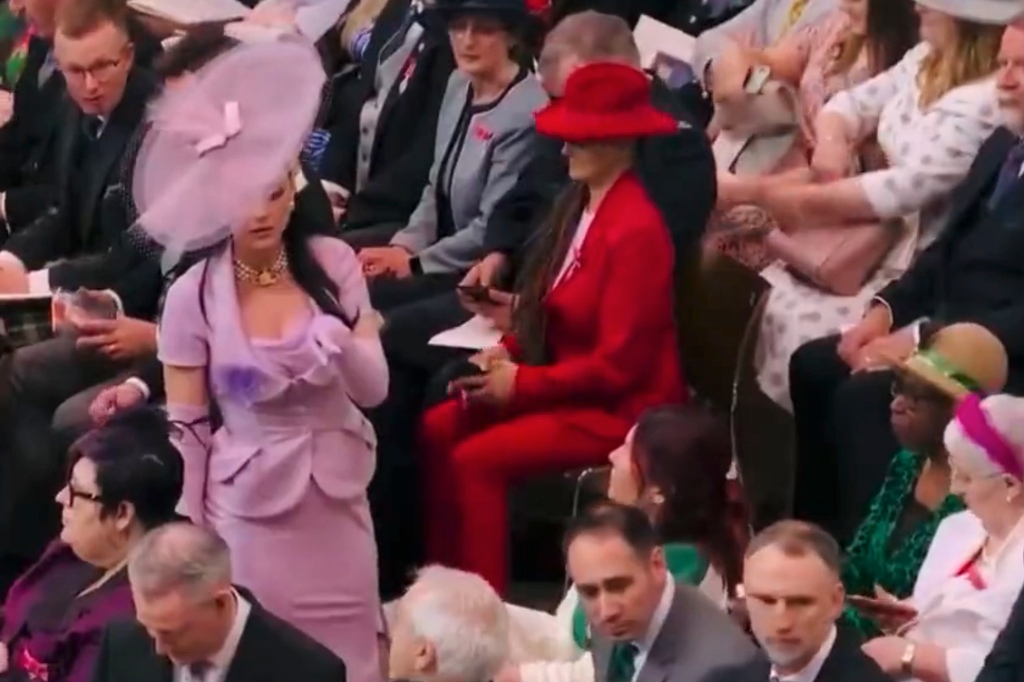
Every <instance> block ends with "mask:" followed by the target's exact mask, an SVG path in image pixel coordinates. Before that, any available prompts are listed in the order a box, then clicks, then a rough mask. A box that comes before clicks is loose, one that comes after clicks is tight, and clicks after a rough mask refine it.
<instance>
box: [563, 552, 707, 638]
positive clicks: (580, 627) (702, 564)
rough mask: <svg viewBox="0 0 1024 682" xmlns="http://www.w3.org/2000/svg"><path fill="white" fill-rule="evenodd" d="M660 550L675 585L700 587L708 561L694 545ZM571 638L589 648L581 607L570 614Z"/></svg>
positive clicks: (584, 618) (588, 633)
mask: <svg viewBox="0 0 1024 682" xmlns="http://www.w3.org/2000/svg"><path fill="white" fill-rule="evenodd" d="M662 549H664V551H665V564H666V565H667V566H668V572H669V573H671V574H672V577H673V578H674V579H675V581H676V582H677V583H685V584H687V585H700V584H701V582H702V581H703V580H704V576H705V575H707V572H708V567H709V564H708V560H707V558H706V557H705V556H704V553H703V552H702V551H700V549H699V548H698V547H697V546H696V545H690V544H685V543H669V544H667V545H665V546H664V547H663V548H662ZM572 638H573V641H575V642H576V646H578V647H579V648H580V649H587V648H589V642H590V626H589V625H588V624H587V616H586V615H585V614H584V613H583V607H582V606H581V605H580V604H578V603H577V604H576V610H575V611H574V612H573V614H572Z"/></svg>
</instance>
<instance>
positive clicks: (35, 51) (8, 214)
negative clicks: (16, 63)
mask: <svg viewBox="0 0 1024 682" xmlns="http://www.w3.org/2000/svg"><path fill="white" fill-rule="evenodd" d="M90 1H93V0H90ZM107 1H108V4H110V5H112V6H116V5H123V4H124V0H107ZM66 2H67V0H25V2H24V11H25V15H26V18H27V19H28V21H29V22H30V23H31V24H32V26H33V28H34V30H35V35H33V36H32V38H31V39H30V41H29V43H28V50H27V55H26V60H25V67H24V73H23V75H22V77H21V78H19V80H18V82H17V85H16V86H15V89H14V92H13V100H14V104H13V112H12V115H11V119H10V120H9V121H7V123H6V125H3V127H0V245H2V244H3V243H4V242H5V241H6V240H7V238H8V236H9V234H10V233H12V232H15V231H17V230H20V229H22V228H24V227H27V226H28V225H30V224H31V223H32V222H33V221H35V220H36V219H37V218H39V217H40V216H41V215H43V214H44V213H45V211H46V209H47V208H50V207H52V206H54V205H55V204H56V201H57V199H58V198H59V197H58V190H57V185H58V178H59V175H60V158H61V156H60V154H59V152H58V133H59V131H60V127H61V126H60V124H61V119H60V112H61V111H62V108H61V106H60V103H61V101H62V99H63V98H64V96H65V93H66V88H65V82H64V75H63V74H62V73H61V72H60V70H59V69H57V68H56V66H57V64H56V60H55V58H54V54H53V39H54V32H55V31H56V23H57V12H58V10H59V9H60V7H61V6H62V5H63V4H65V3H66ZM128 29H129V33H130V35H131V40H132V43H133V45H135V49H134V50H133V57H134V59H135V60H136V61H137V62H138V63H140V64H142V65H145V66H148V65H150V64H151V63H152V61H153V59H154V57H155V56H156V55H157V54H159V52H160V44H159V42H158V41H157V40H156V39H155V38H154V37H152V36H151V35H149V34H148V33H147V32H146V31H145V30H144V29H143V28H142V26H141V24H139V23H138V22H137V21H135V20H134V18H129V22H128Z"/></svg>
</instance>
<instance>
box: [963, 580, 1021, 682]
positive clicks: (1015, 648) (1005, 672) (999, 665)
mask: <svg viewBox="0 0 1024 682" xmlns="http://www.w3.org/2000/svg"><path fill="white" fill-rule="evenodd" d="M1021 680H1024V590H1022V591H1021V593H1020V594H1019V595H1018V596H1017V601H1015V602H1014V603H1013V610H1012V611H1010V617H1009V618H1008V619H1007V621H1006V626H1005V627H1003V631H1002V632H1000V633H999V637H998V638H997V639H996V643H995V644H994V645H992V651H990V652H989V654H988V656H987V657H986V658H985V665H984V666H983V667H982V669H981V672H980V673H978V677H977V678H976V679H975V680H974V682H1021Z"/></svg>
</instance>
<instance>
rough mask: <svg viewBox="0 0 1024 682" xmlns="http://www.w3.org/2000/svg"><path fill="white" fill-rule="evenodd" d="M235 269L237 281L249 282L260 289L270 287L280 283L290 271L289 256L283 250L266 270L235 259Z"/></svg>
mask: <svg viewBox="0 0 1024 682" xmlns="http://www.w3.org/2000/svg"><path fill="white" fill-rule="evenodd" d="M234 268H235V279H237V280H238V281H239V282H248V283H249V284H255V285H256V286H258V287H269V286H272V285H274V284H277V283H278V282H280V281H281V277H282V276H284V273H285V271H287V270H288V255H287V254H286V253H285V252H284V249H282V250H281V253H279V254H278V255H277V258H276V259H275V260H274V262H273V263H271V264H270V265H269V266H268V267H265V268H254V267H252V266H251V265H247V264H246V263H243V262H242V261H240V260H238V259H237V258H235V259H234Z"/></svg>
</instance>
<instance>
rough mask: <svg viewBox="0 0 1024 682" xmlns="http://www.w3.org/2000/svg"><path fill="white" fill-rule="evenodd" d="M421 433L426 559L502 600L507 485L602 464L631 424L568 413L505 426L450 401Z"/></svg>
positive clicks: (430, 415) (525, 417)
mask: <svg viewBox="0 0 1024 682" xmlns="http://www.w3.org/2000/svg"><path fill="white" fill-rule="evenodd" d="M422 426H423V431H422V439H423V440H422V448H421V452H422V454H423V455H424V456H425V458H426V461H425V462H424V464H425V466H424V469H425V471H426V476H425V478H426V481H425V483H426V490H425V491H424V497H425V502H426V510H425V511H426V519H425V521H426V531H427V532H426V535H427V538H426V539H427V559H428V561H430V562H431V563H439V564H444V565H447V566H453V567H455V568H461V569H463V570H465V571H471V572H473V573H477V574H479V575H481V576H483V577H484V578H486V579H487V580H488V581H489V582H490V583H491V585H492V586H493V587H494V589H496V590H497V591H498V592H499V593H500V594H504V592H505V588H506V586H507V582H508V573H509V570H508V536H509V524H508V489H509V487H510V485H512V484H515V483H518V482H520V481H523V480H526V479H529V478H536V477H539V476H544V475H549V474H557V473H561V472H564V471H570V470H572V469H578V468H583V467H588V466H595V465H601V464H604V463H605V462H606V460H607V457H608V454H609V453H610V452H611V451H612V450H614V449H615V448H617V447H618V446H619V445H620V444H621V443H622V441H623V439H624V438H625V437H626V433H627V432H628V431H629V429H630V427H631V426H632V424H630V423H628V422H626V421H624V420H622V419H620V418H619V417H616V416H615V415H612V414H608V413H607V412H602V411H600V410H596V409H572V408H565V409H559V410H552V411H548V412H539V413H534V414H521V415H509V416H506V417H505V418H504V419H503V418H502V416H501V415H500V414H499V413H497V412H495V411H491V410H486V409H482V408H469V409H466V408H464V407H463V406H462V405H460V404H459V403H458V401H455V400H449V401H447V402H444V403H442V404H440V405H438V406H437V407H435V408H433V409H431V410H430V411H428V412H427V413H426V415H425V416H424V419H423V425H422ZM548 549H549V550H550V551H557V549H556V548H548ZM546 551H548V550H546Z"/></svg>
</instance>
